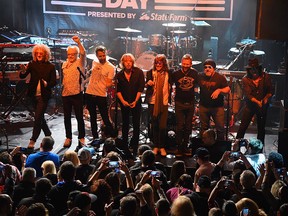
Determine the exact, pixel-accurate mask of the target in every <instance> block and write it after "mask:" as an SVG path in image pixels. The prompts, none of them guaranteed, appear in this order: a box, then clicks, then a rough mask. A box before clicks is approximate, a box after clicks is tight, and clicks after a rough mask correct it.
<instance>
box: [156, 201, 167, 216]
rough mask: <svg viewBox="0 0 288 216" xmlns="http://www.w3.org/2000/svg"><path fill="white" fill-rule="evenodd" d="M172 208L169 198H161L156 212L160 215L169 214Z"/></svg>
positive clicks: (165, 215)
mask: <svg viewBox="0 0 288 216" xmlns="http://www.w3.org/2000/svg"><path fill="white" fill-rule="evenodd" d="M170 210H171V209H170V203H169V201H168V200H167V199H164V198H161V199H159V200H158V201H157V202H156V212H157V215H158V216H169V215H170Z"/></svg>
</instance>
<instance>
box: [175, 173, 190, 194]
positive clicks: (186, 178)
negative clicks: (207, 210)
mask: <svg viewBox="0 0 288 216" xmlns="http://www.w3.org/2000/svg"><path fill="white" fill-rule="evenodd" d="M176 185H177V186H181V187H183V188H187V189H190V190H193V178H192V177H191V176H190V175H189V174H185V173H184V174H183V175H181V176H180V178H179V180H178V182H177V184H176Z"/></svg>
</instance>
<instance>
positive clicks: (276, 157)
mask: <svg viewBox="0 0 288 216" xmlns="http://www.w3.org/2000/svg"><path fill="white" fill-rule="evenodd" d="M268 161H269V162H273V163H274V167H275V168H282V167H283V165H284V160H283V156H282V154H280V153H278V152H274V151H272V152H270V153H269V155H268Z"/></svg>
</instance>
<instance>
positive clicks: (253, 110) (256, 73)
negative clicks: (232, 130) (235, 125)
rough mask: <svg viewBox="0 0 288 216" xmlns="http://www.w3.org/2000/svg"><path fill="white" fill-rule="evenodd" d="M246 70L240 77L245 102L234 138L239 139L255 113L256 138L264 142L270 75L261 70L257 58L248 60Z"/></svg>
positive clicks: (270, 87) (270, 84)
mask: <svg viewBox="0 0 288 216" xmlns="http://www.w3.org/2000/svg"><path fill="white" fill-rule="evenodd" d="M246 71H247V74H246V75H245V76H244V77H243V79H242V85H243V92H244V95H245V102H246V103H245V107H244V109H243V114H242V119H241V124H240V127H239V129H238V132H237V136H236V138H237V139H240V138H243V137H244V135H245V132H246V130H247V128H248V126H249V124H250V122H251V120H252V117H253V116H254V115H255V114H256V116H257V132H258V133H257V139H259V140H261V141H262V143H263V144H264V140H265V123H266V114H267V108H268V105H269V103H268V100H269V98H270V97H271V96H272V82H271V77H270V76H269V75H268V74H267V73H265V72H264V71H263V69H262V66H261V65H259V62H258V59H257V58H253V59H249V60H248V66H247V67H246Z"/></svg>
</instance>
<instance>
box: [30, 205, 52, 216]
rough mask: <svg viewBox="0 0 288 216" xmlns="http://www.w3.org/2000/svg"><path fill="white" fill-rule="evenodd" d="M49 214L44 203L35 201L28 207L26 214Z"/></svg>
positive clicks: (41, 215)
mask: <svg viewBox="0 0 288 216" xmlns="http://www.w3.org/2000/svg"><path fill="white" fill-rule="evenodd" d="M35 215H37V216H48V215H49V212H48V210H47V209H46V208H45V206H44V204H43V203H34V204H32V205H31V206H29V208H28V209H27V212H26V216H35Z"/></svg>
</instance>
